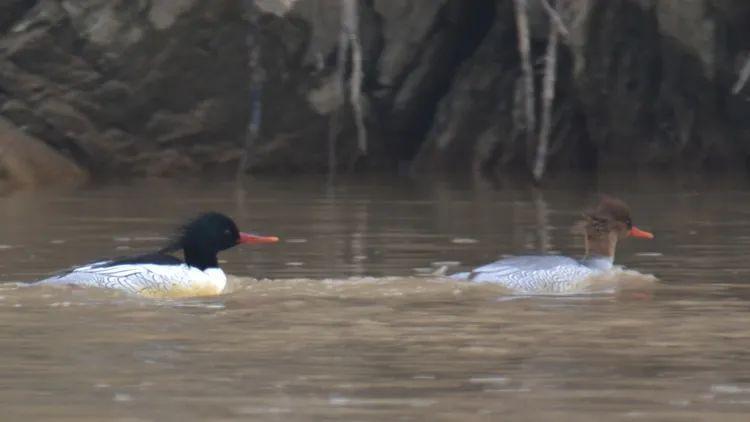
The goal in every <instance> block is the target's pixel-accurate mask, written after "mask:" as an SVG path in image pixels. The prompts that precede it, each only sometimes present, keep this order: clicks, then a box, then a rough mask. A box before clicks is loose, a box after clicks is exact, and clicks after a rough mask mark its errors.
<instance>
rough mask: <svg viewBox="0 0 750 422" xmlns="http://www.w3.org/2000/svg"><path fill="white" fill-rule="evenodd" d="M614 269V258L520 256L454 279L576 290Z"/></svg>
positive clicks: (529, 290) (519, 288)
mask: <svg viewBox="0 0 750 422" xmlns="http://www.w3.org/2000/svg"><path fill="white" fill-rule="evenodd" d="M610 269H612V259H611V258H608V257H591V258H586V259H583V260H580V261H579V260H575V259H573V258H568V257H565V256H517V257H512V258H506V259H501V260H499V261H496V262H493V263H491V264H487V265H484V266H481V267H479V268H475V269H474V270H472V271H471V272H464V273H457V274H454V275H452V276H451V278H454V279H458V280H469V281H475V282H483V283H498V284H501V285H503V286H505V287H508V288H509V289H512V290H513V291H514V292H517V293H526V294H540V293H541V294H544V293H549V294H555V293H557V294H559V293H572V292H575V291H579V290H580V289H582V288H583V287H585V283H586V281H587V279H589V278H590V277H592V276H595V275H597V274H602V273H603V272H605V271H608V270H610Z"/></svg>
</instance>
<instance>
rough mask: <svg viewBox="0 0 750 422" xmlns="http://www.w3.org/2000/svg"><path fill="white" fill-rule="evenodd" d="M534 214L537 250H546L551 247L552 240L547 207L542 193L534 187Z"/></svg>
mask: <svg viewBox="0 0 750 422" xmlns="http://www.w3.org/2000/svg"><path fill="white" fill-rule="evenodd" d="M533 196H534V211H535V212H534V215H535V216H536V237H537V240H538V241H539V250H540V251H541V252H545V253H546V252H547V251H549V250H550V249H551V248H552V241H551V237H550V234H549V230H550V226H549V207H548V206H547V201H545V200H544V194H543V193H542V191H540V190H538V189H534V191H533Z"/></svg>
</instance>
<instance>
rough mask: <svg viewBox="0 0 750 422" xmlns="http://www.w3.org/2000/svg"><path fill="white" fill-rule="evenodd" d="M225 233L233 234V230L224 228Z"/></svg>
mask: <svg viewBox="0 0 750 422" xmlns="http://www.w3.org/2000/svg"><path fill="white" fill-rule="evenodd" d="M224 234H226V235H231V234H232V232H231V231H230V230H229V229H226V230H224Z"/></svg>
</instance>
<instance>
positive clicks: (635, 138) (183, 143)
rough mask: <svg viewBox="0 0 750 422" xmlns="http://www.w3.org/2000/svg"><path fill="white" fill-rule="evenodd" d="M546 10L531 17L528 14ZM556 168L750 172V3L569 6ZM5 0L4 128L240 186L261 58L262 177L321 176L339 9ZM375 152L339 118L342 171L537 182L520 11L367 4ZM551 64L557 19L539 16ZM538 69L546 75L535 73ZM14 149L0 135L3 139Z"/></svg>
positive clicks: (117, 169)
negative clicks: (526, 117) (524, 104)
mask: <svg viewBox="0 0 750 422" xmlns="http://www.w3.org/2000/svg"><path fill="white" fill-rule="evenodd" d="M532 3H533V1H532ZM568 4H569V5H570V11H571V16H572V18H571V25H570V28H569V29H570V35H569V37H568V38H567V39H566V40H565V42H564V44H563V45H562V51H561V60H560V64H559V78H558V88H557V91H558V92H557V101H556V104H555V112H554V119H553V122H554V125H553V136H552V145H551V146H552V155H551V167H552V169H553V170H554V169H555V168H591V169H603V168H611V167H613V166H614V167H621V168H631V167H634V166H654V165H657V166H674V165H679V166H690V167H696V166H697V167H700V166H712V165H713V166H722V167H724V166H727V165H734V166H742V167H744V166H746V164H747V163H746V161H747V157H748V154H750V119H748V118H747V116H750V83H748V84H747V85H746V86H744V88H742V89H740V90H739V91H738V92H737V93H736V94H735V93H733V88H737V86H736V82H737V80H738V78H739V74H740V72H741V69H742V67H743V66H744V64H745V62H746V61H747V60H748V57H750V25H748V22H750V3H749V2H746V1H744V0H690V1H681V2H663V1H658V0H638V1H633V0H612V1H606V2H604V1H596V0H569V3H568ZM256 5H257V9H253V10H254V12H253V13H258V14H259V16H258V15H256V16H257V19H256V21H257V26H255V27H251V25H250V23H249V20H248V19H247V6H246V4H245V3H242V2H241V1H240V0H138V1H132V0H7V1H5V2H3V3H2V4H0V115H1V116H3V117H4V118H6V119H7V120H8V121H10V122H12V124H13V125H15V126H16V128H13V130H16V129H18V128H20V129H22V130H23V131H25V132H26V134H27V135H28V136H29V137H30V138H35V139H37V140H39V141H41V142H43V143H45V144H47V145H48V146H50V147H51V148H52V150H53V151H56V152H57V153H58V154H59V155H60V157H61V158H63V159H66V160H69V161H71V162H72V163H75V164H76V165H77V166H80V167H83V168H85V169H88V170H90V171H91V172H93V173H115V174H152V175H162V174H179V173H183V172H185V171H194V170H219V171H233V169H234V167H235V166H236V165H237V162H238V159H239V156H240V154H241V150H242V144H243V142H244V141H243V139H244V136H245V131H246V126H247V121H248V116H249V114H250V103H251V95H250V86H249V85H250V81H251V77H250V74H249V73H250V70H249V69H248V54H249V49H250V48H251V47H252V46H249V45H248V42H247V37H248V34H251V35H252V37H251V38H250V42H251V43H258V46H259V47H260V52H261V63H262V69H263V74H264V84H263V90H262V97H261V98H262V104H263V115H262V116H263V117H262V128H261V134H260V137H259V139H258V141H257V143H256V144H255V145H254V146H253V148H252V150H251V151H252V156H251V171H278V172H288V171H324V170H325V168H326V163H327V161H326V157H327V153H326V139H327V136H328V128H329V123H330V114H331V113H332V111H333V110H334V109H335V108H336V107H337V105H338V104H337V101H336V97H335V95H333V92H334V91H333V86H334V85H333V84H334V80H333V77H334V74H335V69H334V67H335V63H336V45H337V39H338V31H339V27H340V24H339V8H338V2H336V1H329V0H297V1H294V0H258V1H257V4H256ZM359 12H360V29H361V34H360V35H361V41H362V47H363V63H364V72H365V75H364V82H363V86H362V91H363V97H364V110H365V124H366V126H367V130H368V134H369V138H370V143H369V147H370V148H369V151H368V156H367V157H366V158H365V159H364V160H362V159H361V158H360V159H358V158H357V150H356V142H355V140H354V133H355V131H354V126H353V121H352V119H351V115H350V114H349V112H345V113H343V114H342V119H341V120H342V123H343V126H342V131H341V134H340V136H339V137H338V139H337V150H338V154H339V157H340V159H339V163H340V164H341V166H347V165H350V164H352V163H353V162H354V160H358V161H357V162H356V164H357V168H365V169H366V168H371V169H391V170H395V169H406V168H409V169H412V170H415V171H464V172H468V171H484V172H490V173H492V172H503V171H509V170H510V169H513V170H514V171H515V170H517V169H524V168H525V166H526V165H527V160H528V157H529V155H530V154H531V153H533V151H530V150H529V148H528V147H527V146H526V145H524V142H523V141H522V139H523V137H522V136H521V133H522V131H523V128H522V127H519V124H518V121H519V118H518V116H517V110H518V104H519V101H520V97H519V94H518V92H519V81H520V78H519V76H520V70H519V60H518V55H517V52H516V32H515V24H514V19H513V7H512V1H511V0H475V1H471V2H465V1H458V0H412V1H409V2H395V1H390V0H371V1H363V2H360V10H359ZM530 12H531V17H532V31H533V34H532V35H533V45H532V49H533V53H534V54H535V57H537V58H540V57H541V55H542V54H543V51H544V42H545V39H546V35H545V32H546V30H547V28H546V15H545V14H544V11H543V10H542V9H541V8H538V7H537V8H533V9H531V10H530ZM539 68H541V67H539ZM3 136H5V135H4V134H3V133H0V137H3Z"/></svg>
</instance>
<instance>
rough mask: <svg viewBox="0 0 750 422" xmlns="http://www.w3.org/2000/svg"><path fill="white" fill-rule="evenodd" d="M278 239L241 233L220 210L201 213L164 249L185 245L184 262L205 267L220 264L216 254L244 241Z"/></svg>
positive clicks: (253, 241)
mask: <svg viewBox="0 0 750 422" xmlns="http://www.w3.org/2000/svg"><path fill="white" fill-rule="evenodd" d="M278 240H279V239H278V238H277V237H271V236H258V235H253V234H248V233H242V232H240V231H239V229H237V225H236V224H234V221H232V219H231V218H229V217H227V216H226V215H224V214H221V213H218V212H208V213H205V214H201V215H200V216H198V217H197V218H195V219H193V220H191V221H190V222H188V223H187V224H185V225H184V226H182V228H181V230H180V231H179V234H178V236H177V238H176V240H175V241H174V242H173V243H171V244H170V245H169V246H167V247H166V248H164V249H163V250H162V252H173V251H176V250H179V249H182V250H183V252H184V253H185V263H187V264H188V265H190V266H193V267H197V268H200V269H201V270H204V269H206V268H211V267H218V266H219V264H218V259H217V258H216V255H217V254H218V253H219V252H221V251H223V250H225V249H229V248H231V247H233V246H235V245H239V244H242V243H250V244H252V243H274V242H277V241H278Z"/></svg>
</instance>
